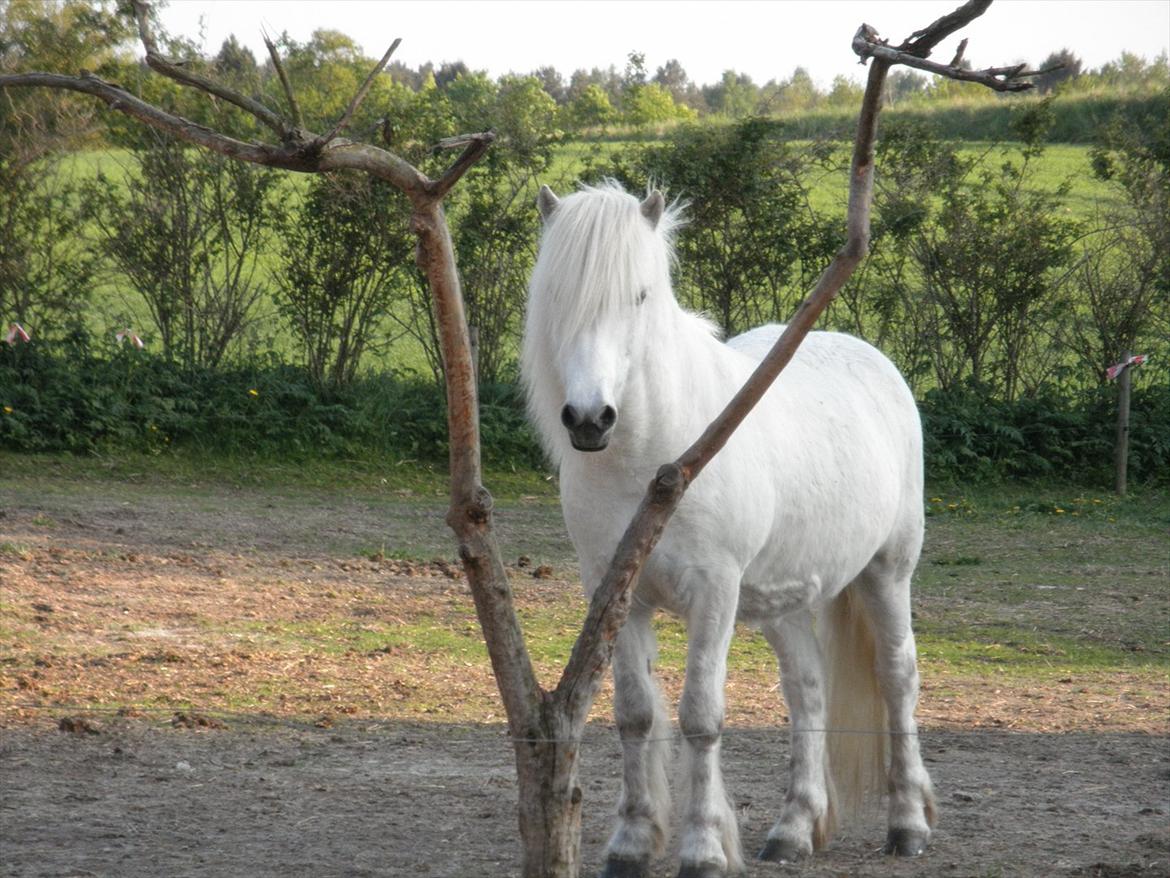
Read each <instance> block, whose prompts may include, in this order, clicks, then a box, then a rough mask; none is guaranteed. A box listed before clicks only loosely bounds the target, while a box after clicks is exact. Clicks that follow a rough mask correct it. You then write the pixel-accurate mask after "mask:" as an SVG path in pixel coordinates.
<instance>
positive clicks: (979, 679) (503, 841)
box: [0, 491, 1170, 878]
mask: <svg viewBox="0 0 1170 878" xmlns="http://www.w3.org/2000/svg"><path fill="white" fill-rule="evenodd" d="M5 500H6V502H5V503H4V504H0V505H2V506H3V515H2V516H0V727H2V728H0V850H2V851H3V856H0V874H2V875H11V876H30V875H46V876H50V875H52V876H63V875H103V876H105V875H109V876H138V875H142V876H154V875H164V874H165V875H201V876H202V875H223V876H235V875H248V876H268V875H273V876H276V875H281V876H286V875H290V874H292V875H311V876H318V875H320V876H326V875H328V876H332V875H339V876H340V875H347V876H364V875H370V876H375V875H377V876H383V875H385V876H399V875H402V876H405V875H435V876H453V878H454V876H472V875H474V876H495V875H501V876H506V875H513V874H516V873H517V867H516V863H517V861H518V856H519V852H518V848H517V844H516V842H515V830H514V816H513V814H514V810H513V809H514V797H515V787H514V783H513V780H512V767H511V757H510V744H509V742H508V740H507V737H506V734H505V732H504V730H503V727H502V725H501V723H502V719H503V717H502V713H501V710H500V707H499V703H498V695H497V694H496V692H495V688H494V683H493V680H492V677H491V673H490V669H489V667H488V665H487V662H486V658H485V656H484V653H483V648H482V644H481V643H480V640H479V634H478V629H477V627H476V623H475V619H474V613H473V611H472V605H471V602H470V599H469V596H468V594H467V591H466V587H465V585H464V584H463V582H462V579H461V576H460V573H459V571H458V570H457V569H456V568H454V567H452V565H451V564H450V563H449V562H447V561H444V560H441V559H439V560H436V561H433V562H427V563H419V562H415V561H408V560H401V558H400V557H398V556H400V555H401V554H403V553H402V552H401V551H400V547H399V545H398V544H396V543H395V542H393V541H391V543H390V544H389V545H384V544H383V543H380V542H379V541H378V540H377V534H378V533H379V532H390V533H394V527H395V526H396V525H395V524H394V523H393V522H390V523H387V521H386V516H387V509H386V508H385V507H377V506H374V505H371V504H368V503H365V502H364V501H356V500H355V501H347V500H344V499H338V498H333V500H332V502H331V505H329V506H328V508H324V509H322V508H321V507H320V506H318V505H316V504H314V503H313V502H312V498H309V499H308V500H305V499H302V500H299V501H296V502H294V503H293V504H292V507H290V506H289V505H288V504H284V503H283V502H282V501H280V500H279V499H278V500H275V501H273V500H271V499H270V498H265V497H263V496H259V495H252V494H247V493H244V494H242V495H241V494H238V493H236V492H224V494H223V495H222V496H221V495H215V494H213V495H211V496H208V495H207V494H206V493H204V494H200V495H198V496H196V497H195V498H194V499H192V498H183V497H177V496H170V495H167V494H165V492H164V493H155V494H147V495H146V496H144V497H142V498H141V500H140V502H139V501H133V502H132V503H131V504H130V505H125V504H127V503H128V502H129V501H126V500H123V499H121V497H117V498H115V499H113V500H110V499H109V498H104V497H102V496H99V495H97V494H94V493H90V492H86V491H80V492H78V493H72V492H69V491H64V492H62V493H59V494H47V495H45V496H44V497H38V498H37V499H35V500H33V499H30V497H29V496H28V495H24V494H22V495H21V496H19V497H16V498H12V499H11V502H9V498H5ZM290 508H291V511H290ZM395 508H397V507H395ZM402 510H403V512H402V514H405V515H418V516H420V517H427V520H428V521H429V517H431V516H433V515H434V510H433V509H430V508H426V509H424V508H415V507H412V506H410V505H409V504H407V505H405V506H403V507H402ZM391 511H393V510H391ZM500 515H501V525H502V529H503V530H504V531H505V532H506V533H510V534H512V535H513V536H512V537H510V539H511V542H509V543H507V545H509V546H510V547H511V548H509V549H507V551H508V552H509V558H510V559H511V560H512V561H513V562H514V563H515V565H516V566H515V567H514V568H513V571H512V572H513V580H514V583H515V587H516V591H517V596H518V605H519V608H520V611H521V613H522V614H524V615H525V617H526V619H529V620H533V621H534V622H535V623H536V624H535V625H534V628H535V630H536V631H538V632H539V634H538V637H539V639H540V642H539V643H534V644H533V650H534V653H535V654H536V655H537V656H538V657H539V658H540V661H541V670H542V673H543V674H544V676H545V678H546V680H548V681H549V682H551V681H552V680H553V679H554V675H555V673H556V672H557V670H558V666H559V663H560V662H561V661H562V660H563V656H564V655H565V654H567V650H568V644H569V643H570V642H571V637H572V634H573V630H574V626H575V624H576V622H577V620H579V619H580V617H581V615H582V614H583V611H584V604H583V602H582V601H581V599H580V596H579V586H578V585H577V584H576V583H575V582H573V581H571V564H570V562H569V561H568V559H567V558H566V557H565V554H564V553H563V552H560V553H558V551H557V550H556V549H555V546H556V542H555V540H553V539H552V538H550V537H548V534H550V533H552V532H553V531H555V527H556V525H555V517H556V512H555V510H549V509H547V508H526V507H523V506H521V507H518V508H516V509H503V510H501V513H500ZM436 517H437V516H436ZM550 520H551V521H553V522H554V523H553V524H549V521H550ZM426 527H427V528H430V527H431V525H430V524H427V525H426ZM542 529H543V530H542ZM525 533H536V534H538V536H539V537H540V539H541V540H543V541H544V542H541V546H542V547H548V546H552V547H554V548H542V549H541V550H540V551H532V552H531V554H532V555H533V556H534V559H533V560H529V559H528V558H521V557H520V554H521V552H523V551H525V543H524V540H523V536H524V534H525ZM443 538H445V533H442V532H441V531H440V533H439V535H438V537H437V539H438V540H440V541H441V540H442V539H443ZM404 545H406V547H407V548H409V549H410V554H417V553H418V546H417V543H406V544H404ZM370 547H374V548H370ZM436 554H438V553H436ZM541 567H548V568H551V576H552V578H549V576H550V570H548V569H543V570H541V571H540V578H537V577H534V575H533V573H534V571H536V570H537V569H538V568H541ZM746 655H747V656H748V659H745V660H741V661H739V662H738V664H736V665H735V670H734V672H733V676H732V680H731V683H730V687H729V692H728V705H729V711H730V715H729V720H728V724H729V731H728V734H727V736H726V739H725V745H724V747H725V753H726V766H727V772H728V777H729V787H730V789H731V790H732V791H733V795H734V800H735V804H736V807H737V810H738V813H739V815H740V818H741V829H742V833H743V836H744V839H745V845H746V847H747V852H748V854H749V855H750V854H751V853H752V852H753V851H754V849H755V848H756V847H758V846H759V845H760V844H761V843H762V840H763V838H764V836H765V834H766V832H767V829H768V827H769V825H770V822H771V821H772V820H774V819H775V817H776V815H777V813H778V810H779V806H780V803H781V801H782V799H783V793H784V782H785V781H784V765H785V762H786V759H787V753H788V742H787V735H786V733H785V731H784V730H783V728H782V725H781V724H782V721H783V718H784V711H783V705H782V702H781V701H780V698H779V695H778V694H777V692H776V686H775V684H776V678H775V670H774V667H773V663H772V662H771V661H770V660H766V659H764V658H761V659H760V660H759V661H756V660H755V659H754V658H752V656H754V655H755V653H751V652H748V653H746ZM667 657H669V656H667ZM666 664H667V665H668V668H667V670H666V671H665V672H664V674H663V677H664V684H665V686H666V688H667V690H668V694H669V695H670V696H671V697H673V698H677V695H678V691H679V687H680V685H681V674H680V673H679V671H678V670H677V669H672V668H673V667H676V665H671V663H670V662H666ZM930 671H931V669H930V668H928V669H927V672H926V673H924V687H923V696H922V702H921V707H920V710H919V716H920V719H921V721H922V724H923V748H924V752H925V753H926V756H927V760H928V764H929V767H930V769H931V771H932V773H933V774H934V777H935V782H936V785H937V787H938V791H939V795H940V804H941V812H942V822H941V824H940V827H939V829H938V833H937V836H936V839H935V843H934V845H933V847H932V848H931V851H930V852H929V853H928V854H927V856H926V857H924V858H922V859H919V860H914V861H892V860H889V859H888V858H885V857H883V856H881V855H880V854H879V853H878V852H877V851H878V849H879V848H880V845H881V843H882V840H883V835H884V830H883V829H882V824H883V821H882V819H881V817H880V816H873V817H871V818H868V819H867V820H866V821H865V822H864V823H863V824H861V825H859V826H857V827H854V828H852V829H850V830H848V831H846V832H845V834H843V835H842V836H840V837H839V838H838V839H837V840H836V841H835V842H834V843H833V845H832V847H831V848H830V849H829V850H828V851H826V852H823V853H821V854H819V855H818V856H817V858H816V859H814V860H813V861H812V862H811V863H809V864H805V865H803V866H801V867H799V868H785V869H777V868H775V867H766V866H762V865H756V864H754V863H753V864H751V865H750V866H749V869H748V873H747V874H748V875H750V876H763V875H776V874H801V875H812V876H830V875H832V876H836V875H874V876H903V875H904V876H934V875H948V876H949V875H958V876H968V875H970V876H985V875H986V876H994V875H1005V876H1006V875H1013V876H1014V875H1023V876H1047V875H1060V876H1070V878H1071V876H1086V878H1087V876H1114V878H1119V876H1153V875H1170V834H1168V832H1167V824H1168V816H1167V815H1168V813H1170V753H1168V749H1170V748H1167V746H1166V740H1165V737H1164V736H1165V735H1166V731H1167V718H1168V717H1170V687H1168V686H1167V683H1166V675H1165V670H1164V668H1159V667H1152V668H1151V667H1143V666H1134V667H1130V668H1125V669H1117V668H1108V667H1103V668H1095V669H1092V670H1091V671H1086V672H1081V673H1078V674H1076V675H1074V676H1060V675H1047V676H1044V675H1040V676H1039V677H1032V678H1019V677H1013V676H1011V675H1009V674H1002V673H997V672H996V669H995V668H994V667H989V668H988V672H987V673H979V674H976V673H970V672H967V671H963V672H961V673H959V672H954V671H951V670H948V669H947V668H946V667H944V666H941V665H940V666H938V667H936V668H934V669H933V671H934V672H933V673H931V672H930ZM609 716H610V703H609V693H608V691H606V692H605V693H603V696H602V698H601V699H599V702H598V704H597V707H596V709H595V722H594V724H593V725H591V727H590V730H589V733H588V737H587V740H586V742H585V745H584V746H583V748H582V753H583V759H584V765H583V772H582V780H583V785H584V788H585V795H586V800H585V802H586V809H585V813H586V823H585V834H584V846H585V848H584V849H585V856H586V862H587V864H589V866H588V868H587V870H586V874H588V873H589V871H590V870H592V869H594V868H596V866H597V864H598V863H599V861H600V857H601V852H602V849H603V845H604V842H605V837H606V832H607V831H608V826H609V821H610V814H611V812H612V809H613V805H614V803H615V801H616V797H617V786H618V783H619V769H620V753H619V750H618V747H617V746H616V745H615V741H614V734H613V733H612V731H611V730H609V729H607V728H605V724H606V723H607V722H608V717H609ZM676 868H677V864H676V863H673V862H672V861H671V860H670V859H669V858H666V859H664V860H663V861H662V862H661V863H659V864H657V866H656V874H661V875H669V874H673V871H672V870H673V869H676Z"/></svg>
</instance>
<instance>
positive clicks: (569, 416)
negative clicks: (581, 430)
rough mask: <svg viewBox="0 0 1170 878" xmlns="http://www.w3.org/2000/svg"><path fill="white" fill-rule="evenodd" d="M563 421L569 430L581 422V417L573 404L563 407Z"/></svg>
mask: <svg viewBox="0 0 1170 878" xmlns="http://www.w3.org/2000/svg"><path fill="white" fill-rule="evenodd" d="M561 423H562V424H564V425H565V428H566V429H568V430H572V429H573V428H574V427H576V426H578V425H579V424H580V423H581V419H580V418H579V417H577V410H576V409H575V408H573V407H572V406H571V405H566V406H565V407H564V408H563V409H561Z"/></svg>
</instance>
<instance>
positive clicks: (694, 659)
mask: <svg viewBox="0 0 1170 878" xmlns="http://www.w3.org/2000/svg"><path fill="white" fill-rule="evenodd" d="M681 586H682V589H683V591H681V593H682V594H685V595H686V599H687V601H688V612H687V631H688V636H687V675H686V683H685V684H684V686H683V695H682V701H681V702H680V703H679V708H678V720H679V728H680V730H681V732H682V734H683V748H682V752H683V774H682V778H683V780H682V782H683V784H685V787H684V793H685V795H686V805H685V808H684V810H683V814H682V827H681V843H680V846H679V857H680V859H681V861H682V862H681V866H680V868H679V878H715V876H722V875H725V874H727V872H728V871H739V870H740V869H741V868H742V867H743V860H742V857H741V856H740V850H739V827H738V826H737V825H736V821H735V811H734V809H733V808H732V806H731V803H730V802H729V801H728V798H727V794H726V793H725V792H724V789H723V775H722V772H721V771H720V767H719V739H720V736H721V734H722V731H723V713H724V692H723V690H724V685H725V684H726V682H727V650H728V648H729V646H730V645H731V636H732V634H733V632H734V630H735V609H736V602H737V598H738V588H739V577H738V575H736V574H735V573H733V572H727V571H718V572H716V571H697V570H692V571H689V572H688V573H687V574H686V575H685V577H684V581H683V582H682V583H681Z"/></svg>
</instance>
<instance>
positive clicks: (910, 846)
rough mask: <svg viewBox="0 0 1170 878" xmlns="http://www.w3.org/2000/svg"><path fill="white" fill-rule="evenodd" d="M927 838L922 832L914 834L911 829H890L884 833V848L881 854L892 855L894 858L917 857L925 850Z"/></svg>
mask: <svg viewBox="0 0 1170 878" xmlns="http://www.w3.org/2000/svg"><path fill="white" fill-rule="evenodd" d="M927 838H928V836H927V835H926V833H924V832H915V831H914V830H913V829H891V830H890V831H889V832H888V833H886V846H885V848H884V849H883V853H887V854H893V855H894V856H895V857H917V856H920V855H921V854H922V853H923V852H924V851H925V850H926V841H927Z"/></svg>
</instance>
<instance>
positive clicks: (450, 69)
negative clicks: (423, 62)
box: [435, 61, 469, 89]
mask: <svg viewBox="0 0 1170 878" xmlns="http://www.w3.org/2000/svg"><path fill="white" fill-rule="evenodd" d="M468 72H469V70H468V68H467V65H466V64H464V63H463V62H462V61H444V62H443V63H442V64H440V65H439V69H438V70H436V71H435V85H436V86H437V87H438V88H441V89H445V88H446V87H447V86H449V85H450V84H451V83H453V82H454V81H455V80H456V79H458V78H459V77H460V76H466V75H467V73H468Z"/></svg>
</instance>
